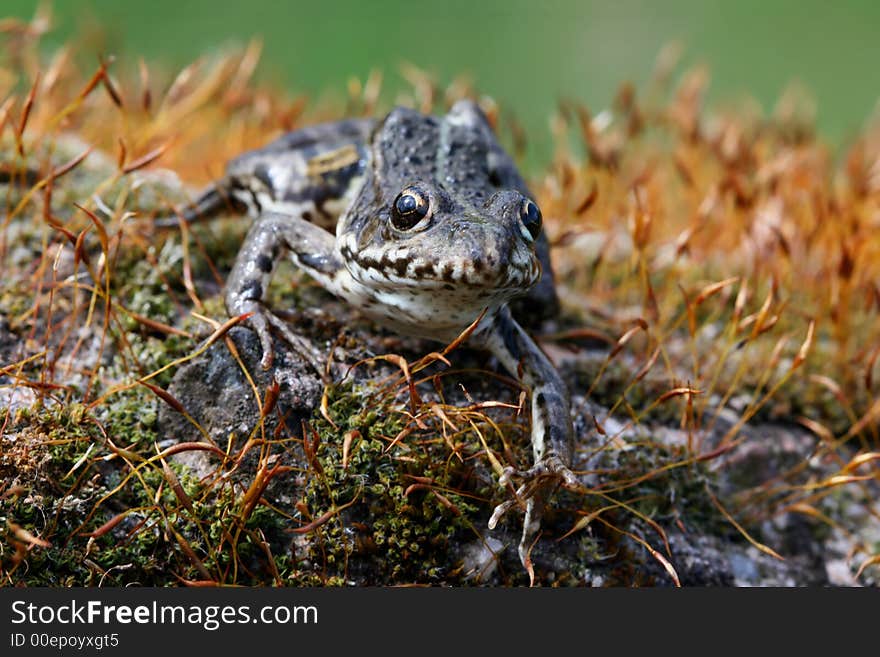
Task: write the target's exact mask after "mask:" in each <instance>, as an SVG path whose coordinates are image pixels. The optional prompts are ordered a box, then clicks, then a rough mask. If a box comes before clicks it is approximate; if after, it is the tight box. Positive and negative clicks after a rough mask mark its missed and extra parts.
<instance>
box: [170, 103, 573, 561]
mask: <svg viewBox="0 0 880 657" xmlns="http://www.w3.org/2000/svg"><path fill="white" fill-rule="evenodd" d="M230 204H231V205H232V206H233V207H236V208H238V209H240V210H246V211H247V212H248V213H249V214H251V215H252V216H253V217H254V218H255V222H254V224H253V226H252V227H251V229H250V231H249V232H248V235H247V237H246V239H245V241H244V244H243V245H242V247H241V250H240V252H239V254H238V257H237V259H236V262H235V266H234V267H233V269H232V273H231V274H230V276H229V280H228V281H227V284H226V307H227V310H228V312H229V313H230V315H232V316H236V315H242V314H245V313H252V315H251V317H250V319H249V323H250V326H251V327H252V328H253V329H254V330H255V331H256V333H257V335H258V336H259V338H260V342H261V345H262V348H263V361H262V365H263V367H266V368H268V367H271V363H272V339H271V336H270V329H274V330H276V331H278V332H279V333H280V334H281V335H282V336H283V337H284V338H285V339H286V340H287V341H288V342H290V343H291V344H292V345H293V346H294V347H295V348H296V349H297V350H298V351H299V352H300V353H301V354H303V355H304V356H305V357H306V358H307V359H308V360H309V361H310V362H312V364H313V365H314V366H315V367H316V369H318V370H319V371H320V367H319V363H320V359H319V357H318V354H317V353H316V352H315V350H314V347H313V346H312V345H311V344H310V343H309V342H308V341H306V340H305V339H304V338H302V337H301V336H298V335H297V334H296V333H294V332H293V330H292V329H291V328H290V327H289V326H288V325H287V324H286V323H285V322H283V321H282V320H280V319H279V318H277V317H276V316H275V315H274V314H272V313H271V312H270V311H269V309H268V308H267V307H266V306H265V305H264V296H265V292H266V290H267V288H268V283H269V280H270V277H271V276H272V272H273V269H274V267H275V264H276V263H277V262H278V260H279V258H281V257H282V256H283V255H284V254H289V255H290V256H291V257H292V259H293V261H294V262H295V263H296V265H297V266H298V267H299V268H301V269H302V270H304V271H306V272H308V273H309V274H310V275H311V276H312V277H313V278H314V279H315V280H316V281H318V282H319V283H320V284H321V285H322V286H323V287H325V288H326V289H327V290H329V291H330V292H332V293H333V294H335V295H337V296H339V297H341V298H342V299H345V300H346V301H347V302H348V303H350V304H351V305H353V306H355V307H356V308H358V309H359V310H360V311H361V312H363V313H364V314H366V315H368V316H369V317H372V318H373V319H375V320H376V321H378V322H379V323H381V324H383V325H385V326H388V327H390V328H391V329H393V330H395V331H397V332H399V333H402V334H407V335H415V336H420V337H426V338H433V339H436V340H440V341H445V342H448V341H451V340H453V339H454V338H456V337H457V336H458V335H459V334H461V332H462V331H464V330H465V329H466V328H467V327H468V326H469V325H471V324H472V323H473V322H474V321H475V320H476V319H477V318H478V317H479V316H480V314H481V313H483V312H484V311H485V314H484V315H483V318H482V320H481V321H480V323H479V325H478V326H477V327H476V329H475V330H474V331H473V332H472V333H471V335H470V337H469V342H470V343H471V344H472V345H474V346H477V347H482V348H485V349H488V350H489V351H491V352H492V353H493V354H494V355H495V356H496V357H497V358H498V360H499V361H500V363H501V364H502V366H503V367H504V368H505V369H507V370H508V371H509V372H510V373H511V374H512V375H514V376H517V377H518V378H519V379H520V380H521V382H522V383H523V384H524V386H525V387H527V388H528V389H529V390H530V393H531V419H532V433H531V439H532V447H533V452H534V465H533V467H532V468H530V469H529V470H527V471H524V472H515V471H513V470H508V471H507V472H505V474H504V477H503V479H506V480H510V479H513V480H515V481H517V482H519V483H520V484H521V485H520V486H519V489H518V491H517V497H518V498H519V499H520V500H525V502H526V515H525V522H524V528H523V535H522V541H521V543H520V546H519V552H520V557H521V559H522V560H523V562H524V563H526V560H527V550H528V548H529V546H530V545H531V543H532V540H533V538H534V536H535V534H536V532H537V531H538V529H539V526H540V518H541V513H542V510H543V505H544V502H545V500H546V497H547V495H548V494H549V491H550V490H551V489H552V488H553V487H555V486H556V485H557V484H558V483H559V482H560V481H561V480H565V481H567V482H568V483H571V484H574V483H575V480H574V477H573V476H572V474H571V472H570V471H569V469H568V467H569V465H570V463H571V458H572V449H573V444H572V443H573V431H572V423H571V417H570V413H569V397H568V393H567V390H566V388H565V386H564V384H563V382H562V380H561V379H560V377H559V374H558V373H557V372H556V370H555V368H554V367H553V365H552V364H551V363H550V361H549V360H548V359H547V357H546V356H545V355H544V354H543V353H542V352H541V350H540V349H538V347H537V346H536V345H535V343H534V342H533V341H532V339H531V338H530V337H529V336H528V335H527V334H526V332H525V331H524V330H523V329H522V328H521V326H520V323H519V322H518V321H517V320H516V319H514V315H513V313H512V312H511V310H510V309H509V308H508V302H510V301H511V300H513V299H515V298H516V297H524V300H519V301H518V302H517V303H518V305H517V309H518V312H517V316H518V317H520V318H521V319H525V321H526V322H531V323H533V322H534V320H535V319H540V318H541V316H544V315H547V314H549V313H552V312H553V311H554V310H555V308H556V303H557V302H556V295H555V291H554V287H553V277H552V272H551V269H550V261H549V255H548V246H547V240H546V238H545V237H544V235H543V233H542V231H541V213H540V211H539V209H538V207H537V206H536V205H535V203H534V201H533V200H532V199H531V198H530V195H529V192H528V190H527V188H526V186H525V183H524V182H523V180H522V178H521V177H520V175H519V173H518V172H517V170H516V167H515V166H514V163H513V161H512V160H511V158H510V157H509V156H508V155H507V154H506V153H505V152H504V150H503V149H502V148H501V146H500V145H499V144H498V142H497V141H496V139H495V137H494V135H493V133H492V130H491V127H490V126H489V123H488V122H487V120H486V118H485V116H484V115H483V113H482V112H481V111H480V109H479V108H478V107H477V106H476V104H474V103H473V102H470V101H460V102H458V103H456V104H455V106H453V107H452V109H451V110H450V111H449V113H448V114H446V115H445V116H443V117H434V116H425V115H423V114H420V113H418V112H416V111H414V110H410V109H404V108H396V109H394V110H393V111H391V112H390V113H389V114H388V115H387V116H386V117H385V118H384V119H381V120H372V119H362V120H349V121H341V122H338V123H330V124H324V125H318V126H314V127H309V128H304V129H301V130H298V131H295V132H292V133H289V134H287V135H285V136H283V137H281V138H280V139H278V140H276V141H275V142H273V143H271V144H269V145H268V146H266V147H264V148H262V149H259V150H255V151H251V152H248V153H245V154H243V155H241V156H239V157H238V158H236V159H234V160H233V161H231V162H230V163H229V165H228V166H227V170H226V175H225V177H224V178H223V179H222V180H220V181H218V182H217V183H216V184H215V185H214V186H212V187H211V188H210V189H209V190H207V191H206V192H204V193H203V194H202V195H201V196H200V197H199V198H198V199H197V200H196V202H195V203H194V205H193V206H192V207H191V208H190V209H189V210H188V211H187V212H185V213H183V215H182V216H183V217H184V218H185V219H187V220H194V219H196V218H199V217H204V216H210V215H212V214H216V213H217V212H219V211H220V210H222V209H224V208H228V207H229V205H230ZM174 221H175V220H173V219H172V220H165V221H164V222H163V221H161V220H160V221H159V222H158V223H159V224H163V223H164V224H165V225H168V224H173V223H174ZM513 504H516V500H511V501H509V502H507V503H505V504H502V505H500V506H499V507H498V508H496V510H495V513H494V514H493V516H492V518H491V520H490V523H489V526H490V528H491V527H494V526H495V523H496V522H497V521H498V519H499V518H500V517H501V515H503V514H504V512H505V511H506V510H507V509H508V508H509V507H510V506H512V505H513Z"/></svg>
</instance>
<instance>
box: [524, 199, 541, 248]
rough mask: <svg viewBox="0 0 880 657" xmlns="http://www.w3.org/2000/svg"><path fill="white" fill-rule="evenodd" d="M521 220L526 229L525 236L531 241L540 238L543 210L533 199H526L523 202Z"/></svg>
mask: <svg viewBox="0 0 880 657" xmlns="http://www.w3.org/2000/svg"><path fill="white" fill-rule="evenodd" d="M519 220H520V221H521V222H522V227H523V228H524V229H525V230H523V231H522V234H523V237H525V238H526V239H527V240H529V241H530V242H533V241H535V240H536V239H538V235H540V234H541V211H540V210H539V209H538V206H537V205H535V203H534V202H533V201H529V200H526V201H525V202H524V203H523V204H522V208H521V209H520V211H519Z"/></svg>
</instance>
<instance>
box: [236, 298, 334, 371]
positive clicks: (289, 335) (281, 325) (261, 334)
mask: <svg viewBox="0 0 880 657" xmlns="http://www.w3.org/2000/svg"><path fill="white" fill-rule="evenodd" d="M242 311H243V312H242V314H245V313H250V317H248V319H247V324H248V325H249V326H250V328H251V329H253V330H254V332H255V333H256V334H257V337H258V338H259V340H260V347H261V349H262V351H263V357H262V358H261V359H260V367H262V368H263V369H264V370H268V369H269V368H270V367H272V363H273V362H274V360H275V347H274V344H273V341H272V329H274V330H275V331H277V332H278V334H279V335H280V336H281V337H282V338H283V339H284V341H285V342H287V344H289V345H290V346H291V347H292V348H293V350H294V351H295V352H296V353H297V354H299V355H300V356H301V357H302V359H303V360H305V361H306V362H307V363H308V364H309V366H310V367H312V369H314V370H315V372H317V373H318V374H319V375H320V376H321V377H322V378H324V376H325V372H324V368H323V367H322V366H321V358H320V354H319V353H318V350H317V349H315V347H314V345H313V344H312V343H311V342H310V341H309V340H307V339H306V338H304V337H303V336H301V335H297V334H296V333H294V332H293V329H291V328H290V326H289V325H288V324H287V322H285V321H284V320H283V319H281V318H280V317H278V316H277V315H276V314H275V313H273V312H272V311H271V310H269V309H268V308H266V307H265V306H264V305H263V304H262V303H260V302H258V301H252V302H250V303H247V304H244V308H242Z"/></svg>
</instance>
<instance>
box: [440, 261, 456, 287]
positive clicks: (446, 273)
mask: <svg viewBox="0 0 880 657" xmlns="http://www.w3.org/2000/svg"><path fill="white" fill-rule="evenodd" d="M454 273H455V268H454V267H453V266H452V265H451V264H449V263H447V264H445V265H443V272H442V273H441V274H440V275H441V276H442V277H443V280H444V281H446V282H447V283H451V282H452V281H453V280H454V279H453V277H452V276H453V274H454Z"/></svg>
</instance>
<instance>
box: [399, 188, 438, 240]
mask: <svg viewBox="0 0 880 657" xmlns="http://www.w3.org/2000/svg"><path fill="white" fill-rule="evenodd" d="M430 209H431V203H430V200H429V199H428V196H427V195H426V194H423V193H422V192H421V191H419V190H418V189H416V188H415V187H407V188H406V189H404V190H403V191H402V192H400V194H398V195H397V198H396V199H394V204H393V205H392V206H391V225H392V226H394V227H395V228H396V229H397V230H412V229H413V228H415V227H416V225H418V224H419V222H421V221H422V220H423V219H424V218H425V217H427V216H428V214H429V212H430Z"/></svg>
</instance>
